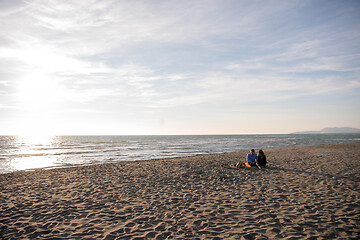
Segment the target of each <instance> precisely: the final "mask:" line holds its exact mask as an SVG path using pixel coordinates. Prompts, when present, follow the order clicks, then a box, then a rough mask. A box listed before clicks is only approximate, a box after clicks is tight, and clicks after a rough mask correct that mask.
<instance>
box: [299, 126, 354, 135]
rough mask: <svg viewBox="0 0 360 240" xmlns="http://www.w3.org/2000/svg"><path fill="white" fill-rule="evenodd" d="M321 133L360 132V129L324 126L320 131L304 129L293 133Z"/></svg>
mask: <svg viewBox="0 0 360 240" xmlns="http://www.w3.org/2000/svg"><path fill="white" fill-rule="evenodd" d="M321 133H360V129H358V128H351V127H342V128H338V127H333V128H324V129H321V130H320V131H304V132H294V133H292V134H321Z"/></svg>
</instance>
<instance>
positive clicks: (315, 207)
mask: <svg viewBox="0 0 360 240" xmlns="http://www.w3.org/2000/svg"><path fill="white" fill-rule="evenodd" d="M246 153H247V152H237V153H226V154H215V155H200V156H195V157H187V158H175V159H167V160H152V161H137V162H121V163H117V164H102V165H94V166H86V167H75V168H64V169H52V170H36V171H32V172H23V171H22V172H15V173H11V174H3V175H0V183H1V198H0V201H1V206H0V236H1V237H2V238H3V239H359V237H360V225H359V224H360V205H359V198H360V185H359V183H360V177H359V172H360V157H359V156H360V144H359V143H354V144H336V145H321V146H310V147H295V148H287V149H278V150H267V151H265V154H266V155H267V158H268V162H269V167H268V168H266V169H263V170H258V169H234V168H222V167H220V165H221V164H229V165H233V164H234V163H236V162H237V160H238V159H244V158H245V155H246Z"/></svg>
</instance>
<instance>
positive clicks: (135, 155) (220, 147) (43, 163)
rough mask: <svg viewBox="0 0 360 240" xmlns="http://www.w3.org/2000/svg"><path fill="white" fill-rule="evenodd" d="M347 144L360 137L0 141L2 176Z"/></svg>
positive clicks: (12, 138) (10, 138) (13, 138)
mask: <svg viewBox="0 0 360 240" xmlns="http://www.w3.org/2000/svg"><path fill="white" fill-rule="evenodd" d="M346 142H360V134H266V135H201V136H199V135H194V136H180V135H176V136H168V135H167V136H157V135H156V136H54V137H46V138H29V137H28V138H25V137H18V136H0V173H1V174H3V173H9V172H14V171H19V170H32V169H37V168H56V167H72V166H81V165H90V164H100V163H110V162H120V161H134V160H149V159H162V158H173V157H183V156H193V155H197V154H212V153H225V152H237V151H243V150H249V149H251V148H254V149H256V150H258V149H264V150H266V149H274V148H284V147H293V146H309V145H318V144H333V143H346ZM265 153H266V152H265Z"/></svg>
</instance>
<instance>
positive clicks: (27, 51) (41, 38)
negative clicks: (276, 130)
mask: <svg viewBox="0 0 360 240" xmlns="http://www.w3.org/2000/svg"><path fill="white" fill-rule="evenodd" d="M320 5H321V4H320ZM320 5H319V3H313V2H304V1H287V2H284V1H269V2H259V1H217V0H207V1H155V2H151V3H150V2H148V1H117V0H104V1H95V0H91V1H85V2H83V1H60V0H34V1H2V2H1V3H0V9H1V10H0V20H1V23H2V24H1V26H0V29H1V32H0V46H1V47H0V97H1V99H0V100H2V101H3V103H2V105H1V106H2V108H3V109H5V108H6V106H7V107H9V106H11V107H17V108H21V109H24V108H26V106H27V105H21V104H20V103H21V102H22V103H24V102H26V101H27V100H26V98H33V96H34V94H31V93H29V91H30V90H31V89H33V90H34V91H35V89H37V90H36V91H35V92H36V94H35V95H39V96H42V97H37V98H35V97H34V101H33V102H31V101H29V104H30V103H31V104H32V105H34V102H36V101H37V102H41V101H43V100H44V98H45V97H46V98H49V99H47V101H48V102H51V103H52V104H53V105H52V106H53V109H52V110H54V111H58V112H71V111H77V110H79V109H83V111H84V112H88V113H90V112H92V113H97V112H102V113H104V112H112V111H113V112H118V113H120V112H129V111H131V110H130V109H131V108H134V109H136V110H133V111H139V112H140V111H142V112H146V111H162V110H163V109H170V108H174V107H175V108H176V107H181V106H183V107H187V106H191V105H192V106H195V107H200V106H201V107H205V108H211V107H212V106H213V105H216V104H218V105H221V104H223V105H224V106H225V105H226V106H227V105H229V104H231V105H232V106H239V105H241V104H242V103H244V104H245V103H246V104H247V103H249V102H254V103H256V102H263V101H270V102H272V103H276V102H282V101H285V100H288V99H301V98H303V97H304V96H313V95H322V96H325V95H328V96H331V94H333V93H341V92H346V91H354V90H356V89H358V88H359V81H358V76H359V70H360V69H359V63H360V58H359V56H360V55H359V54H358V52H359V47H358V41H357V40H358V39H359V37H360V34H359V31H357V29H358V27H359V26H360V21H359V18H358V17H357V16H356V14H355V13H354V11H351V9H350V7H349V6H350V5H351V4H350V5H349V4H347V5H346V4H345V5H344V6H343V7H339V6H338V4H336V3H334V2H331V3H329V4H325V5H324V6H322V7H323V8H324V9H323V8H319V7H320ZM319 9H320V10H321V9H323V10H321V11H320V10H319ZM338 9H339V11H340V12H341V14H338V13H337V11H338ZM40 85H41V86H43V87H40ZM25 88H27V89H30V90H24V89H25ZM10 96H11V97H10ZM14 99H15V100H14ZM19 99H20V100H21V101H20V100H19ZM35 100H36V101H35ZM44 108H45V106H44ZM46 108H47V110H49V109H51V107H50V105H49V106H46ZM234 108H235V107H234Z"/></svg>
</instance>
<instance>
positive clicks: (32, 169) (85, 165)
mask: <svg viewBox="0 0 360 240" xmlns="http://www.w3.org/2000/svg"><path fill="white" fill-rule="evenodd" d="M338 144H360V142H346V143H330V144H328V143H324V144H316V145H300V146H290V147H289V146H287V147H281V148H262V150H264V151H274V150H278V151H281V150H285V151H286V150H287V149H293V148H302V147H316V146H319V147H320V146H327V145H338ZM255 150H256V151H255V152H257V151H258V150H259V149H255ZM240 153H242V154H245V155H246V154H247V153H248V150H240V151H234V152H222V153H208V154H206V153H199V154H195V155H189V156H178V157H164V158H153V159H143V160H125V161H118V162H101V163H92V164H89V163H84V164H74V165H73V166H49V167H40V168H29V169H24V170H14V171H12V172H5V173H0V176H1V175H6V174H13V173H17V172H34V171H43V170H44V171H47V170H54V169H66V168H78V167H80V168H81V167H88V166H97V165H103V164H104V165H107V164H110V165H112V164H119V163H127V162H129V163H131V162H147V161H162V160H169V161H171V160H174V159H179V158H182V159H184V158H192V157H199V156H211V155H222V154H240ZM244 159H245V157H244Z"/></svg>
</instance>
